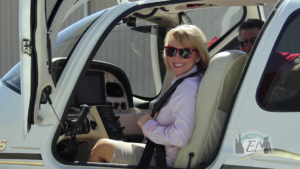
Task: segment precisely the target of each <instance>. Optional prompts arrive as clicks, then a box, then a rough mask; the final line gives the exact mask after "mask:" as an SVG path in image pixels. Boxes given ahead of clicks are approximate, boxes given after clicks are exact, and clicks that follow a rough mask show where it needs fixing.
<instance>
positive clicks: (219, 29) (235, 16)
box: [187, 6, 244, 47]
mask: <svg viewBox="0 0 300 169" xmlns="http://www.w3.org/2000/svg"><path fill="white" fill-rule="evenodd" d="M187 16H188V17H189V18H190V20H191V22H192V24H194V25H197V26H198V27H199V28H200V29H201V30H202V31H203V33H204V35H205V36H206V39H207V42H208V43H209V42H210V44H212V43H214V42H215V41H216V40H218V39H220V38H221V37H222V36H223V35H225V34H226V33H227V32H228V31H229V30H231V29H232V28H234V27H237V26H238V25H239V22H241V21H242V19H243V16H244V10H243V7H238V6H236V7H212V8H207V9H200V10H194V11H191V12H188V13H187ZM210 44H208V47H209V46H210Z"/></svg>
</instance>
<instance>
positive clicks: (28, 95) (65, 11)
mask: <svg viewBox="0 0 300 169" xmlns="http://www.w3.org/2000/svg"><path fill="white" fill-rule="evenodd" d="M86 1H88V0H67V1H64V0H21V1H20V4H19V11H20V13H19V42H20V44H21V45H20V60H21V70H20V72H21V73H20V76H21V92H22V93H21V95H22V114H23V117H24V118H23V120H24V128H25V129H26V132H27V131H28V130H29V129H30V126H31V125H32V124H34V123H36V122H37V121H39V120H42V119H40V118H39V115H38V113H39V110H40V104H41V103H45V102H46V101H47V100H46V99H45V98H46V97H42V96H45V95H44V94H43V95H42V93H43V91H45V90H47V93H49V94H50V93H51V92H52V91H53V90H54V89H55V86H56V85H55V82H54V80H53V75H52V66H51V60H52V51H53V47H54V44H55V41H56V37H57V34H58V32H59V31H60V29H61V25H62V23H63V21H64V19H65V18H67V16H68V15H69V14H70V13H71V12H72V11H74V10H75V9H76V8H77V7H79V6H80V5H82V4H83V3H85V2H86Z"/></svg>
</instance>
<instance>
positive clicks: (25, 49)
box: [23, 39, 32, 56]
mask: <svg viewBox="0 0 300 169" xmlns="http://www.w3.org/2000/svg"><path fill="white" fill-rule="evenodd" d="M31 51H32V46H31V41H30V40H29V39H23V52H24V53H26V54H28V55H29V56H31Z"/></svg>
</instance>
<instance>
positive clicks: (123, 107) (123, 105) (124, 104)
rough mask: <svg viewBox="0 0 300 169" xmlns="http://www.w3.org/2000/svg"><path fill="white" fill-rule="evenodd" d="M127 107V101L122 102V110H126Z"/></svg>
mask: <svg viewBox="0 0 300 169" xmlns="http://www.w3.org/2000/svg"><path fill="white" fill-rule="evenodd" d="M126 107H127V106H126V103H125V102H122V103H121V109H122V110H126Z"/></svg>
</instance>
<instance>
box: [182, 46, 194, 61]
mask: <svg viewBox="0 0 300 169" xmlns="http://www.w3.org/2000/svg"><path fill="white" fill-rule="evenodd" d="M179 54H180V56H181V57H182V58H184V59H188V58H190V57H191V54H192V53H191V50H190V49H185V48H183V49H180V50H179Z"/></svg>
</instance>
